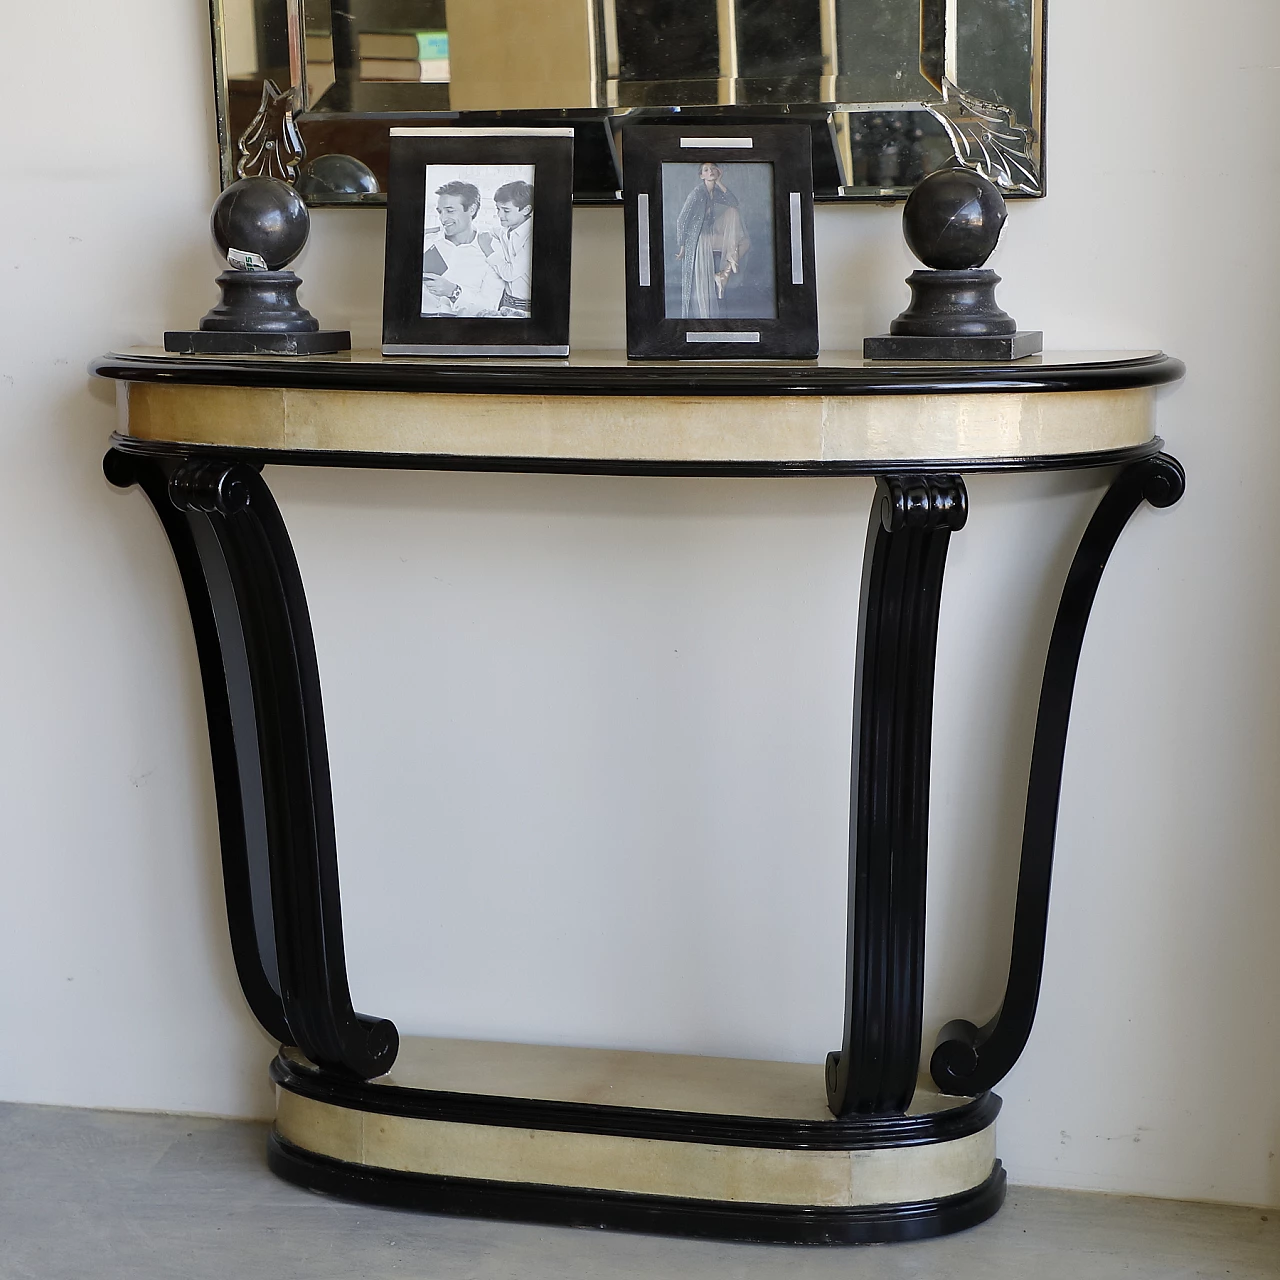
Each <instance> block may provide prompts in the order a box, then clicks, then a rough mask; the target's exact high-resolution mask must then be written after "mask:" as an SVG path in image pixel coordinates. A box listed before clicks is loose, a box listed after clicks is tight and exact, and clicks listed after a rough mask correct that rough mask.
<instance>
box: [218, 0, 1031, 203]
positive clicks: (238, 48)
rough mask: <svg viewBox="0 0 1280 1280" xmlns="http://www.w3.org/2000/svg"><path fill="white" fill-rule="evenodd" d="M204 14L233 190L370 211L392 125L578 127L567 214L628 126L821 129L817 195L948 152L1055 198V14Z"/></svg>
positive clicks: (502, 3)
mask: <svg viewBox="0 0 1280 1280" xmlns="http://www.w3.org/2000/svg"><path fill="white" fill-rule="evenodd" d="M210 2H211V6H212V18H213V32H214V50H215V79H216V89H217V95H218V124H219V141H220V145H221V151H222V177H223V183H224V185H225V184H226V183H228V182H231V181H234V179H235V177H236V176H237V174H242V173H257V172H277V173H278V174H279V173H283V175H284V176H287V177H289V178H290V179H291V180H296V182H297V184H298V187H299V190H301V191H303V193H304V194H305V195H306V197H307V200H308V202H309V203H311V204H313V205H315V204H319V205H323V204H376V203H380V202H382V201H383V200H384V199H385V196H384V195H383V190H384V188H385V182H386V166H387V155H388V130H389V129H390V128H391V127H392V126H394V125H404V124H414V125H430V124H432V123H433V122H438V123H441V124H445V123H454V124H456V123H459V122H462V123H474V124H490V125H491V124H495V123H498V122H500V121H507V122H510V123H512V124H521V125H528V124H531V123H547V124H552V123H554V124H557V125H564V124H565V123H566V122H568V123H570V124H572V125H573V126H574V130H575V134H576V147H575V166H574V167H575V174H574V198H575V200H577V201H578V202H580V203H612V202H614V201H615V200H617V198H618V196H617V192H618V188H619V187H620V186H621V185H622V183H621V164H622V156H621V143H620V130H621V125H622V123H623V122H624V121H626V120H628V119H653V118H661V117H670V116H671V115H672V114H674V113H675V112H677V111H678V112H680V113H681V116H682V118H683V119H689V118H690V117H693V118H698V119H706V118H708V117H712V116H715V117H720V118H723V117H726V116H727V117H731V118H734V119H737V120H755V119H761V120H764V119H770V120H772V119H777V118H779V117H784V118H791V119H796V120H802V121H804V122H806V123H808V124H809V126H810V129H811V132H812V135H813V140H814V182H815V196H816V198H817V199H820V200H839V199H871V200H886V199H901V198H903V197H905V196H906V194H907V193H908V192H909V191H910V189H911V187H912V186H913V185H914V184H915V183H916V182H918V181H919V179H920V178H921V177H923V176H924V174H926V173H928V172H930V171H931V170H933V169H935V168H937V167H938V166H939V165H940V164H943V163H945V162H946V161H947V160H948V159H949V158H950V157H951V156H953V155H954V156H957V157H958V158H959V159H960V160H961V161H962V162H963V163H965V164H968V165H970V166H971V167H974V168H977V169H980V170H981V171H982V172H984V173H985V174H986V175H987V176H988V177H990V178H992V180H993V181H995V182H997V183H998V184H999V185H1000V186H1001V188H1002V189H1003V190H1004V191H1005V193H1006V194H1007V195H1012V196H1038V195H1042V194H1043V193H1044V182H1043V171H1044V156H1043V141H1042V137H1043V127H1042V126H1043V115H1044V104H1043V96H1042V91H1041V90H1042V82H1043V49H1044V7H1045V2H1046V0H210ZM268 81H270V82H271V85H272V86H273V88H274V87H278V88H279V90H280V91H282V93H283V94H284V96H282V97H280V98H278V99H277V98H275V96H274V94H273V93H271V92H266V93H264V85H265V84H266V83H267V82H268ZM294 125H296V128H294Z"/></svg>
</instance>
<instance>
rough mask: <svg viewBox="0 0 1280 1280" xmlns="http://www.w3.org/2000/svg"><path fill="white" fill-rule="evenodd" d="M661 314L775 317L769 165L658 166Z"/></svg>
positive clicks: (677, 317)
mask: <svg viewBox="0 0 1280 1280" xmlns="http://www.w3.org/2000/svg"><path fill="white" fill-rule="evenodd" d="M662 229H663V246H664V250H663V251H664V261H665V264H666V314H667V318H668V319H670V320H716V319H721V318H725V319H738V320H772V319H774V318H776V316H777V314H778V302H777V297H776V294H775V290H774V281H773V166H772V165H771V164H761V163H758V162H757V163H754V164H734V163H717V162H716V161H714V160H703V161H696V160H695V161H692V162H687V163H686V162H683V161H679V162H675V163H671V164H664V165H663V166H662Z"/></svg>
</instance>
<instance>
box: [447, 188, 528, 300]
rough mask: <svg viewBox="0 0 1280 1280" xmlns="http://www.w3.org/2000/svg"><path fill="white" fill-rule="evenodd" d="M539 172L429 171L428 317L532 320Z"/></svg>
mask: <svg viewBox="0 0 1280 1280" xmlns="http://www.w3.org/2000/svg"><path fill="white" fill-rule="evenodd" d="M534 168H535V166H533V165H531V164H471V165H435V164H430V165H428V166H427V173H426V187H427V190H426V201H425V209H426V226H425V228H424V236H423V253H422V314H423V315H424V316H473V317H474V316H489V317H498V318H501V319H504V320H528V319H529V318H530V316H531V315H532V309H531V308H532V300H533V201H534V179H535V176H536V175H535V172H534Z"/></svg>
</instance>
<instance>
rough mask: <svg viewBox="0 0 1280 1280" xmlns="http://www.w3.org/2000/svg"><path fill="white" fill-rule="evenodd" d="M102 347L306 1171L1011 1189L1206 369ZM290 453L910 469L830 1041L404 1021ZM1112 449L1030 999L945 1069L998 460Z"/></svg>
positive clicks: (884, 483)
mask: <svg viewBox="0 0 1280 1280" xmlns="http://www.w3.org/2000/svg"><path fill="white" fill-rule="evenodd" d="M95 372H97V373H98V374H100V375H101V376H103V377H107V378H114V379H117V380H118V382H119V383H120V404H121V414H122V417H121V421H122V426H121V430H120V432H119V433H117V434H116V435H115V436H113V438H112V443H111V449H110V452H109V453H108V454H107V457H106V461H105V470H106V474H107V477H108V479H110V480H111V482H112V483H113V484H116V485H119V486H121V487H124V486H129V485H134V484H136V485H138V486H140V487H141V488H142V490H143V491H144V492H145V493H146V495H147V497H148V498H149V499H150V501H151V503H152V505H153V506H154V507H155V510H156V513H157V515H158V516H159V517H160V522H161V525H162V526H163V528H164V531H165V533H166V534H167V535H168V538H169V541H170V544H171V545H172V548H173V552H174V555H175V557H176V559H177V563H178V568H179V571H180V573H181V576H182V582H183V586H184V588H185V591H186V596H187V602H188V605H189V607H190V612H191V619H192V624H193V626H194V629H195V636H196V644H197V649H198V653H199V661H200V669H201V677H202V682H203V688H204V698H205V707H206V713H207V717H208V727H209V741H210V747H211V750H212V756H213V768H214V781H215V787H216V792H217V808H218V824H219V831H220V837H221V847H222V864H223V874H224V880H225V887H226V901H227V919H228V924H229V926H230V933H231V943H232V947H233V950H234V954H235V962H236V967H237V971H238V974H239V978H240V983H241V986H242V987H243V989H244V994H245V998H246V999H247V1000H248V1003H249V1006H250V1008H251V1009H252V1010H253V1013H254V1015H255V1016H256V1017H257V1019H258V1021H259V1022H260V1023H261V1024H262V1026H263V1027H265V1028H266V1030H267V1031H268V1032H269V1033H270V1034H271V1035H272V1036H273V1037H274V1038H275V1039H277V1040H279V1041H280V1042H281V1045H282V1046H283V1047H282V1048H281V1050H280V1054H279V1056H278V1057H277V1058H276V1060H275V1062H274V1064H273V1065H272V1068H271V1075H272V1079H273V1080H274V1081H275V1083H276V1085H277V1086H278V1088H277V1095H278V1111H277V1117H276V1123H275V1127H274V1130H273V1132H272V1135H271V1138H270V1143H269V1153H268V1158H269V1161H270V1164H271V1167H272V1168H273V1169H274V1170H275V1171H276V1172H277V1173H279V1174H281V1175H282V1176H284V1177H286V1178H288V1179H290V1180H292V1181H295V1182H298V1183H301V1184H302V1185H304V1186H308V1187H312V1188H315V1189H318V1190H322V1191H328V1192H335V1193H337V1194H339V1195H343V1196H348V1197H352V1198H356V1199H362V1200H369V1201H375V1202H379V1203H383V1204H391V1205H401V1206H416V1207H420V1208H425V1209H429V1210H433V1211H437V1212H447V1213H462V1214H475V1215H487V1216H494V1217H507V1218H519V1219H526V1220H533V1221H541V1222H554V1223H568V1224H575V1225H584V1226H585V1225H591V1226H614V1227H624V1228H631V1229H636V1230H648V1231H659V1232H672V1233H687V1234H693V1235H707V1236H719V1237H727V1238H732V1239H741V1240H758V1241H786V1242H805V1243H833V1242H847V1243H852V1242H865V1241H887V1240H903V1239H911V1238H918V1237H922V1236H929V1235H938V1234H942V1233H945V1232H949V1231H955V1230H959V1229H961V1228H963V1227H967V1226H971V1225H973V1224H974V1223H977V1222H980V1221H982V1220H983V1219H985V1218H987V1217H989V1216H990V1215H991V1214H993V1213H995V1212H996V1210H997V1209H998V1208H999V1206H1000V1204H1001V1202H1002V1200H1003V1198H1004V1172H1003V1169H1002V1168H1001V1165H1000V1162H999V1161H998V1160H997V1159H996V1152H995V1128H994V1126H995V1119H996V1113H997V1111H998V1110H999V1106H1000V1102H999V1099H998V1098H997V1097H996V1096H995V1095H994V1094H993V1093H992V1092H991V1089H992V1087H993V1086H994V1085H995V1084H997V1083H998V1082H999V1081H1000V1079H1001V1078H1002V1077H1003V1076H1004V1075H1005V1074H1006V1073H1007V1072H1008V1071H1009V1069H1010V1068H1011V1067H1012V1066H1013V1064H1014V1063H1015V1062H1016V1061H1017V1059H1018V1056H1019V1054H1020V1053H1021V1051H1022V1049H1023V1047H1024V1045H1025V1044H1026V1042H1027V1038H1028V1036H1029V1034H1030V1032H1031V1026H1032V1020H1033V1018H1034V1015H1035V1009H1036V1002H1037V998H1038V995H1039V988H1040V976H1041V969H1042V965H1043V959H1044V941H1045V927H1046V921H1047V916H1048V909H1049V882H1050V872H1051V867H1052V859H1053V844H1054V830H1055V825H1056V820H1057V808H1058V797H1059V786H1060V780H1061V773H1062V764H1063V756H1064V752H1065V749H1066V740H1067V722H1068V717H1069V714H1070V707H1071V696H1072V690H1073V687H1074V683H1075V675H1076V668H1077V664H1078V659H1079V655H1080V648H1081V644H1082V642H1083V639H1084V632H1085V626H1086V623H1087V620H1088V615H1089V610H1090V608H1091V605H1092V603H1093V598H1094V595H1095V592H1096V590H1097V587H1098V583H1099V581H1100V579H1101V575H1102V572H1103V569H1104V567H1105V565H1106V562H1107V558H1108V556H1109V555H1110V553H1111V551H1112V549H1113V547H1114V546H1115V543H1116V540H1117V539H1118V538H1119V536H1120V533H1121V531H1122V530H1123V528H1124V526H1125V524H1126V523H1127V521H1128V520H1129V518H1130V516H1132V515H1133V513H1134V512H1135V511H1136V510H1137V508H1138V507H1139V506H1141V505H1142V503H1143V502H1144V501H1145V502H1147V503H1150V504H1152V505H1153V506H1157V507H1164V506H1169V505H1170V504H1172V503H1174V502H1176V501H1177V500H1178V499H1179V497H1180V496H1181V495H1182V491H1183V473H1182V468H1181V467H1180V466H1179V465H1178V463H1177V462H1176V461H1175V460H1174V459H1173V458H1171V457H1169V456H1168V455H1166V454H1164V453H1162V452H1161V451H1160V450H1161V444H1162V442H1161V441H1160V439H1159V438H1158V437H1157V436H1156V435H1155V432H1154V406H1155V388H1156V387H1157V386H1159V385H1160V384H1162V383H1168V382H1172V381H1175V380H1176V379H1178V378H1180V377H1181V376H1182V373H1183V366H1182V365H1181V363H1180V362H1178V361H1177V360H1174V359H1171V358H1169V357H1168V356H1165V355H1162V354H1160V353H1157V352H1138V353H1112V354H1093V355H1084V354H1071V355H1062V356H1051V355H1045V356H1038V357H1031V358H1028V359H1024V360H1020V361H1017V362H1015V363H1013V364H998V365H997V364H987V365H958V364H936V365H911V366H892V365H884V364H864V363H863V361H862V360H860V359H858V358H855V357H851V356H841V355H831V356H827V357H824V358H823V359H822V360H820V361H817V362H814V363H811V364H785V365H784V364H736V365H728V364H726V365H704V364H699V365H696V366H691V365H681V364H650V363H645V364H644V365H630V364H628V363H627V362H626V360H625V359H624V358H622V357H621V356H612V355H608V354H597V353H586V354H584V355H581V356H578V357H574V358H571V359H569V360H567V361H562V362H551V361H518V360H506V361H503V360H493V361H479V360H473V361H459V360H453V361H443V360H436V361H432V360H416V361H410V360H390V359H383V358H382V357H380V356H377V355H373V354H361V353H356V354H353V355H351V356H342V357H335V356H327V357H313V358H278V357H247V358H238V359H227V358H224V357H191V356H176V355H166V354H165V353H163V352H158V351H135V352H131V353H128V354H123V355H112V356H108V357H105V358H104V359H102V360H100V361H99V362H98V363H97V364H96V366H95ZM265 463H273V464H285V465H301V466H343V467H351V466H364V467H392V468H415V467H416V468H427V469H431V470H474V471H527V472H551V471H555V472H571V473H580V474H587V473H591V474H609V475H623V474H625V475H704V476H705V475H711V476H729V475H764V476H797V477H800V476H811V477H812V476H831V475H868V476H875V477H876V481H877V488H876V496H875V501H874V504H873V508H872V512H871V520H870V528H869V533H868V540H867V549H866V555H865V560H864V564H863V567H862V596H861V611H860V619H859V624H858V635H857V638H856V669H855V680H856V684H855V689H856V695H855V706H854V724H853V779H852V789H851V814H850V839H849V849H850V853H849V889H848V892H849V913H848V949H847V957H848V959H847V983H846V996H845V1002H844V1009H843V1017H842V1026H843V1033H842V1042H841V1044H840V1047H839V1049H838V1050H836V1051H835V1052H833V1053H831V1054H830V1055H829V1056H828V1058H827V1061H826V1063H825V1064H812V1065H805V1064H795V1063H772V1062H746V1061H738V1060H727V1059H715V1058H703V1057H694V1056H683V1055H673V1054H648V1053H633V1052H614V1051H609V1050H597V1049H563V1048H545V1047H538V1046H529V1045H506V1044H488V1043H478V1042H468V1041H451V1040H440V1039H429V1038H417V1037H415V1038H406V1039H405V1041H404V1042H403V1043H401V1042H400V1039H399V1037H398V1035H397V1032H396V1029H395V1027H394V1026H393V1025H392V1024H391V1023H390V1022H388V1021H386V1020H385V1019H381V1018H377V1017H373V1016H369V1015H366V1014H362V1013H357V1012H356V1011H355V1009H354V1008H353V1007H352V1003H351V996H350V992H349V989H348V984H347V975H346V967H345V962H344V958H343V942H342V918H341V907H340V902H339V889H338V870H337V856H336V849H335V837H334V824H333V812H332V800H331V795H330V783H329V765H328V757H327V751H326V745H325V732H324V714H323V708H322V703H321V693H320V677H319V672H318V670H317V666H316V655H315V648H314V644H313V639H312V632H311V623H310V619H309V617H308V612H307V602H306V597H305V595H304V592H303V584H302V579H301V576H300V574H299V571H298V565H297V561H296V560H295V558H294V554H293V549H292V547H291V545H290V542H289V537H288V533H287V532H286V529H285V525H284V522H283V520H282V519H281V516H280V512H279V510H278V509H277V507H276V504H275V502H274V500H273V499H272V496H271V492H270V490H269V489H268V487H267V484H266V482H265V480H264V479H263V476H262V467H263V465H264V464H265ZM1078 467H1092V468H1108V469H1110V470H1109V471H1108V473H1107V477H1108V478H1109V480H1110V484H1109V487H1108V488H1107V489H1106V490H1105V492H1104V494H1103V496H1102V498H1101V500H1100V502H1099V504H1098V507H1097V509H1096V511H1095V513H1094V515H1093V517H1092V519H1091V520H1090V522H1089V525H1088V528H1087V529H1086V531H1085V534H1084V537H1083V539H1082V541H1081V543H1080V547H1079V550H1078V552H1077V554H1076V556H1075V559H1074V561H1073V563H1072V565H1071V569H1070V572H1069V574H1068V577H1067V581H1066V586H1065V589H1064V591H1063V595H1062V600H1061V604H1060V607H1059V610H1058V615H1057V619H1056V622H1055V625H1054V628H1053V633H1052V638H1051V640H1050V644H1049V651H1048V656H1047V659H1046V663H1045V671H1044V680H1043V686H1042V690H1041V696H1040V709H1039V717H1038V720H1037V724H1036V732H1035V739H1034V746H1033V754H1032V762H1031V772H1030V779H1029V784H1028V794H1027V807H1026V821H1025V827H1024V836H1023V845H1022V855H1021V866H1020V873H1019V881H1018V891H1017V903H1016V908H1015V924H1014V934H1013V944H1012V955H1011V958H1010V965H1009V978H1008V984H1007V989H1006V993H1005V998H1004V1002H1003V1004H1002V1006H1001V1008H1000V1011H999V1013H998V1014H997V1015H996V1016H995V1018H993V1019H992V1020H991V1022H989V1023H988V1024H987V1025H985V1026H983V1027H976V1026H974V1025H973V1024H972V1023H969V1022H965V1021H956V1022H952V1023H950V1024H949V1025H948V1026H946V1027H945V1028H944V1029H943V1031H942V1033H941V1036H940V1037H939V1041H938V1044H937V1046H936V1048H935V1049H934V1051H933V1054H932V1057H931V1059H930V1061H929V1067H928V1070H929V1077H927V1078H919V1079H918V1077H919V1075H920V1056H921V1036H922V1030H921V1019H922V1004H923V953H924V911H925V872H926V863H927V850H926V844H927V834H928V804H929V751H930V733H931V720H932V707H933V669H934V654H935V648H936V639H937V627H938V606H939V601H940V597H941V592H942V580H943V569H944V564H945V560H946V554H947V544H948V540H949V539H950V537H951V535H952V534H953V533H958V532H959V531H960V530H962V529H963V528H964V524H965V517H966V512H967V505H966V503H967V499H966V492H965V485H964V480H963V473H965V472H975V471H1030V470H1043V469H1065V468H1078ZM854 643H855V640H854V637H853V636H850V645H851V648H852V646H853V645H854ZM833 889H834V886H833ZM832 1027H833V1033H834V1032H835V1029H836V1010H833V1011H832ZM835 1039H836V1036H835V1034H833V1041H834V1040H835Z"/></svg>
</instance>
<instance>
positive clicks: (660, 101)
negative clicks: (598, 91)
mask: <svg viewBox="0 0 1280 1280" xmlns="http://www.w3.org/2000/svg"><path fill="white" fill-rule="evenodd" d="M613 7H614V11H615V13H616V19H615V22H616V27H617V33H618V34H617V40H618V78H619V80H620V81H622V83H623V84H624V85H626V86H628V87H629V89H630V93H629V94H628V93H623V94H622V95H621V96H620V98H619V103H620V105H622V106H645V105H648V104H652V105H655V106H662V105H667V104H668V103H670V102H671V100H672V99H671V96H670V90H669V89H668V88H666V87H658V86H662V82H664V81H703V82H705V83H704V84H703V86H702V87H701V89H695V88H694V86H692V85H690V86H689V87H688V91H687V92H682V93H681V95H680V100H681V104H682V105H693V104H695V103H704V102H705V103H714V102H718V101H719V96H718V92H717V87H716V78H717V77H718V76H719V74H720V22H719V17H718V14H717V9H718V5H717V2H716V0H613ZM646 85H654V86H655V88H654V89H653V90H650V91H646V89H645V86H646Z"/></svg>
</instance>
